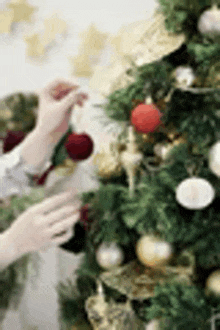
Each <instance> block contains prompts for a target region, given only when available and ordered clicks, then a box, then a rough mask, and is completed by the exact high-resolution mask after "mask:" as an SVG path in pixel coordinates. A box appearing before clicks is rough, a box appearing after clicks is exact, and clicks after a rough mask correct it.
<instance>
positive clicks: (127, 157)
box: [120, 126, 143, 198]
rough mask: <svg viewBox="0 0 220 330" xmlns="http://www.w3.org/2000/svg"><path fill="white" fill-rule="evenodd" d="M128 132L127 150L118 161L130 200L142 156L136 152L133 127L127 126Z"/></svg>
mask: <svg viewBox="0 0 220 330" xmlns="http://www.w3.org/2000/svg"><path fill="white" fill-rule="evenodd" d="M128 130H129V134H128V143H127V150H126V151H124V152H122V153H121V155H120V160H121V163H122V166H123V167H124V169H125V171H126V173H127V176H128V181H129V193H130V197H131V198H132V197H133V195H134V189H135V174H136V171H137V169H138V167H139V166H140V163H141V161H142V159H143V155H142V153H140V152H138V150H137V145H136V143H135V135H134V129H133V127H132V126H129V128H128Z"/></svg>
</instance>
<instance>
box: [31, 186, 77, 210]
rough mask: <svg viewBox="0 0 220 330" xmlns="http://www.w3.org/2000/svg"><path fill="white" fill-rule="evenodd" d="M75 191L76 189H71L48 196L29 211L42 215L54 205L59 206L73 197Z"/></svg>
mask: <svg viewBox="0 0 220 330" xmlns="http://www.w3.org/2000/svg"><path fill="white" fill-rule="evenodd" d="M76 193H77V190H76V189H71V190H69V191H67V192H62V193H61V194H59V195H56V196H52V197H49V198H47V199H46V200H45V201H43V202H41V203H40V204H37V205H34V206H32V207H31V212H32V213H36V214H41V215H43V214H44V213H48V212H50V211H52V210H53V209H54V208H55V207H59V206H61V205H62V204H64V203H67V202H68V201H70V200H71V199H73V198H74V197H75V195H76Z"/></svg>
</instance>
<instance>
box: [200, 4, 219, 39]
mask: <svg viewBox="0 0 220 330" xmlns="http://www.w3.org/2000/svg"><path fill="white" fill-rule="evenodd" d="M198 30H199V32H200V33H201V34H203V35H206V36H208V37H210V38H215V37H218V36H219V35H220V10H219V9H218V6H217V5H216V4H214V5H213V6H212V8H211V9H209V10H206V11H205V12H204V13H203V14H202V15H201V17H200V19H199V22H198Z"/></svg>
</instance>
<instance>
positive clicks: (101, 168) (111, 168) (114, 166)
mask: <svg viewBox="0 0 220 330" xmlns="http://www.w3.org/2000/svg"><path fill="white" fill-rule="evenodd" d="M113 145H114V146H113ZM113 147H114V148H115V150H112V149H111V148H113ZM119 157H120V155H119V151H117V150H116V143H111V144H110V143H104V145H103V146H102V149H101V152H99V153H97V154H96V155H95V156H94V158H93V163H94V165H97V166H98V175H99V176H101V177H103V178H110V177H112V176H119V175H120V174H121V173H122V166H121V164H120V159H119Z"/></svg>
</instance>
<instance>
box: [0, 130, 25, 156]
mask: <svg viewBox="0 0 220 330" xmlns="http://www.w3.org/2000/svg"><path fill="white" fill-rule="evenodd" d="M26 135H27V134H26V133H24V132H23V131H7V135H6V137H5V138H4V139H3V153H6V152H9V151H11V150H12V149H14V147H16V146H17V145H18V144H19V143H21V142H22V141H23V140H24V138H25V136H26Z"/></svg>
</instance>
